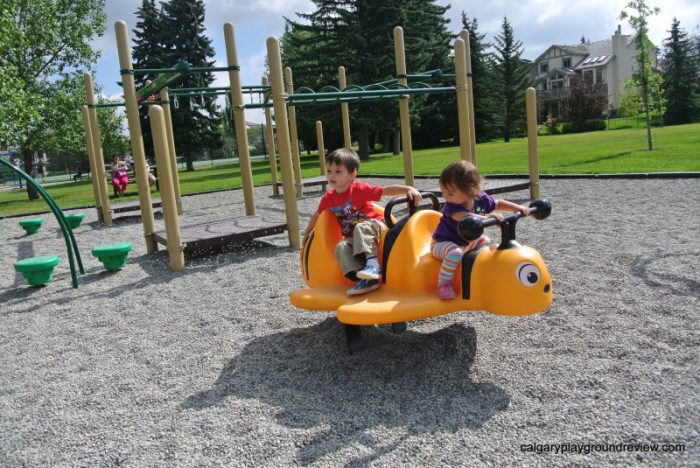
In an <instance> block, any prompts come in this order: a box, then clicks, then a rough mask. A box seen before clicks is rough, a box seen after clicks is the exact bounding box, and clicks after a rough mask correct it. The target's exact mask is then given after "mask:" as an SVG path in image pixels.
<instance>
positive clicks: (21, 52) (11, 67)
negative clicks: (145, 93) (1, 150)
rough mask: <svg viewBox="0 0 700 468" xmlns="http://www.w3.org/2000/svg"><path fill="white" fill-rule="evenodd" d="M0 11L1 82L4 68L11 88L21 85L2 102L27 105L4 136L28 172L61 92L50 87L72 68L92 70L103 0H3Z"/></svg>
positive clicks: (78, 118) (103, 18)
mask: <svg viewBox="0 0 700 468" xmlns="http://www.w3.org/2000/svg"><path fill="white" fill-rule="evenodd" d="M2 12H3V13H2V16H1V18H3V19H2V20H0V21H3V22H4V23H7V22H8V13H9V23H10V24H5V25H3V28H2V30H3V34H2V36H0V37H2V38H3V39H0V47H2V48H3V49H4V50H3V51H2V52H4V53H3V54H2V57H3V59H2V60H3V62H2V64H3V65H2V67H3V80H0V81H4V79H5V77H4V74H5V70H6V69H7V70H8V71H9V73H8V75H9V76H10V80H11V81H12V82H14V85H13V86H17V85H19V86H20V87H21V90H18V91H10V92H8V93H4V94H5V95H4V96H3V106H5V105H7V106H8V108H9V109H13V110H17V109H19V108H20V107H21V106H24V107H25V108H24V110H23V111H20V112H18V113H17V114H16V115H13V116H12V118H13V119H15V122H13V123H12V124H11V126H10V127H9V130H11V132H12V133H11V134H10V135H5V138H8V137H9V138H11V139H12V140H14V141H16V142H17V143H18V145H19V147H20V152H21V154H22V158H23V160H24V169H25V171H27V172H31V170H32V164H33V157H32V156H33V152H34V151H36V150H39V149H41V147H42V144H43V143H44V139H45V138H46V135H47V134H48V130H49V129H50V125H51V123H52V122H51V121H50V119H49V118H48V117H47V114H46V110H48V109H51V107H52V103H53V100H54V99H56V98H59V94H60V93H53V92H51V89H52V87H54V86H56V83H58V82H59V81H61V80H62V79H67V77H68V76H69V75H71V74H74V73H75V69H78V68H83V67H84V68H85V69H90V68H91V67H92V65H93V63H94V62H95V60H96V59H97V57H98V55H99V54H98V52H96V51H94V50H92V48H91V46H90V42H91V40H92V38H93V37H94V36H95V35H98V36H99V35H102V34H103V33H104V30H105V21H106V16H105V13H104V0H22V1H19V0H5V1H4V2H3V9H2ZM5 26H8V28H7V29H5ZM7 39H9V43H8V42H7ZM4 98H8V99H9V101H7V102H6V101H4ZM76 111H77V113H76V114H75V119H73V120H72V121H71V122H72V123H73V125H75V126H76V127H78V128H81V127H82V117H81V116H80V112H79V108H78V109H76ZM0 128H6V129H7V127H0ZM6 131H7V130H3V132H6ZM27 190H28V195H29V197H30V198H37V197H38V195H37V194H36V192H35V191H34V189H33V188H32V187H29V186H28V187H27Z"/></svg>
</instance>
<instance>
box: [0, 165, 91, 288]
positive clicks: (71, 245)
mask: <svg viewBox="0 0 700 468" xmlns="http://www.w3.org/2000/svg"><path fill="white" fill-rule="evenodd" d="M0 166H5V167H7V168H9V169H11V170H12V171H14V172H15V174H17V175H18V176H19V177H22V178H23V179H24V180H25V181H26V182H27V184H28V185H31V186H32V187H34V189H35V190H36V191H37V193H39V195H40V196H41V198H43V199H44V201H45V202H46V204H47V205H49V208H50V209H51V211H52V212H53V214H54V216H55V217H56V221H58V225H59V227H60V228H61V232H62V233H63V238H64V240H65V243H66V250H67V253H68V263H69V264H70V273H71V280H72V284H73V287H74V288H77V287H78V275H77V273H76V270H75V266H76V264H77V265H78V268H79V269H80V273H81V274H84V273H85V269H84V268H83V261H82V260H81V258H80V251H79V250H78V243H77V242H76V241H75V236H74V235H73V230H72V229H71V227H70V224H69V223H68V221H67V220H66V216H65V215H64V214H63V211H61V209H60V208H59V207H58V205H57V204H56V202H55V201H54V199H53V198H51V195H49V193H48V192H47V191H46V190H44V187H42V186H41V184H39V183H38V182H37V181H36V180H34V178H32V177H31V176H29V174H27V173H26V172H24V171H23V170H21V169H20V168H18V167H15V166H13V165H12V164H11V163H10V162H9V161H5V160H4V159H2V158H0ZM40 224H41V223H39V225H40ZM27 232H28V233H29V231H27ZM27 260H29V259H24V262H23V263H20V267H19V268H27V267H29V268H30V269H31V270H32V273H34V272H36V270H37V267H38V268H42V267H43V268H45V269H46V268H50V269H51V271H53V267H54V266H55V265H56V264H58V258H57V257H54V256H51V257H39V258H38V260H35V261H34V262H31V263H30V264H28V263H27ZM20 262H22V260H20ZM15 268H17V267H15ZM18 271H21V270H19V269H18ZM23 273H24V272H23ZM44 280H47V281H49V280H50V275H48V277H47V278H43V279H42V281H44ZM30 284H34V283H31V280H30ZM36 284H45V283H36Z"/></svg>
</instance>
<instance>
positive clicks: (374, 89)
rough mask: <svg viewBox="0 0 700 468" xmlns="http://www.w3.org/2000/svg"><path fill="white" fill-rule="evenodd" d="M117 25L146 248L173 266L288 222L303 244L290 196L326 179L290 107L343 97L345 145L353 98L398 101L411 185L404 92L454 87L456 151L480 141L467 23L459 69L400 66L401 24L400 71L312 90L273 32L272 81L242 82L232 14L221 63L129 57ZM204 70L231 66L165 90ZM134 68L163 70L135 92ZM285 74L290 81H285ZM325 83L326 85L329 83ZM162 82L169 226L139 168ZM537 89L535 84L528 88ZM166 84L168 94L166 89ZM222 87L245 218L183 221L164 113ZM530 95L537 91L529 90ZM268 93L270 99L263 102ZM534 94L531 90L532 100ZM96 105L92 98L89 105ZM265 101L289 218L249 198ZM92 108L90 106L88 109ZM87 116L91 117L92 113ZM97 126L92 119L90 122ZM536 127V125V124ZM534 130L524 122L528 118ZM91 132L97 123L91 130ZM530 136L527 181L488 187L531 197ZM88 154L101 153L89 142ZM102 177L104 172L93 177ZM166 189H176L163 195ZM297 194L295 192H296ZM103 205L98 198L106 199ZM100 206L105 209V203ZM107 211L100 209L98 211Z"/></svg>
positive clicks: (159, 143)
mask: <svg viewBox="0 0 700 468" xmlns="http://www.w3.org/2000/svg"><path fill="white" fill-rule="evenodd" d="M115 28H116V33H117V46H118V49H119V58H120V67H121V74H122V86H123V89H124V100H125V104H126V113H127V118H128V122H129V134H130V138H131V145H132V156H133V158H134V161H135V163H136V167H135V171H136V179H137V184H138V193H139V204H140V208H141V217H142V221H143V228H144V238H145V241H146V250H147V252H148V253H153V252H155V251H157V249H158V247H157V245H158V244H164V245H166V246H167V249H168V252H169V255H170V267H171V269H172V270H174V271H180V270H182V269H183V268H184V254H183V251H184V250H185V249H197V248H199V247H203V246H211V245H217V244H223V243H227V242H241V241H247V240H251V239H254V238H257V237H263V236H267V235H271V234H277V233H281V232H284V230H286V231H287V233H288V238H289V243H290V246H291V247H293V248H300V247H301V245H300V244H301V242H300V226H299V216H298V210H297V205H296V198H298V197H301V196H302V193H303V186H304V184H305V183H306V184H307V185H311V184H318V185H321V184H322V183H323V182H325V178H324V177H317V178H315V179H317V180H315V181H312V182H311V183H309V180H308V179H307V180H306V181H305V180H302V178H301V165H300V157H299V145H298V142H297V141H296V107H299V106H304V105H317V104H331V103H339V104H340V105H341V116H342V119H343V122H342V123H343V139H344V142H345V144H346V145H348V146H349V145H350V141H351V137H350V123H349V112H348V105H349V104H350V103H353V102H372V101H388V100H391V101H395V100H398V101H399V110H400V121H401V137H402V138H401V141H402V153H403V161H404V178H405V181H406V184H407V185H414V172H413V160H412V158H413V156H412V147H411V131H410V125H409V113H408V111H409V109H408V105H409V102H408V99H409V97H410V96H411V95H420V94H433V93H455V94H456V96H457V102H458V118H459V128H460V156H461V157H462V158H463V159H467V160H470V161H472V162H473V163H475V164H476V151H475V143H474V141H475V140H474V131H473V115H470V111H471V114H473V110H472V105H471V99H472V98H471V95H470V90H471V86H470V80H471V77H470V73H469V65H468V63H469V59H468V46H466V45H465V40H466V41H467V42H468V32H467V31H466V30H463V31H462V33H461V34H460V39H458V40H457V41H456V42H455V54H456V57H457V60H456V62H457V70H456V73H455V75H444V74H443V73H442V71H440V70H434V71H431V72H424V73H420V74H416V75H408V74H407V72H406V62H405V52H404V46H403V30H402V29H401V28H400V27H397V28H395V29H394V39H395V56H396V71H397V78H396V79H392V80H388V81H385V82H381V83H375V84H372V85H369V86H365V87H360V86H348V85H347V83H346V79H345V69H344V68H343V67H339V70H338V71H339V84H340V88H333V87H325V88H323V89H322V90H321V91H319V92H314V91H313V90H311V89H308V88H300V89H299V90H297V91H296V93H295V91H294V85H293V78H292V71H291V69H290V68H289V67H287V68H286V69H283V67H282V62H281V54H280V49H279V41H278V40H277V39H276V38H268V40H267V52H268V63H269V67H270V84H269V85H268V84H267V81H266V80H265V79H263V82H262V84H261V85H258V86H247V87H244V86H242V85H241V82H240V67H239V65H238V57H237V52H236V47H235V39H234V29H233V24H231V23H226V24H225V25H224V36H225V41H226V55H227V61H228V66H226V67H192V66H190V65H189V64H187V63H186V62H180V63H178V64H177V65H176V66H175V67H173V68H170V69H157V70H154V69H151V70H135V69H133V65H132V62H131V54H130V46H129V39H128V33H127V26H126V23H124V22H123V21H117V22H116V23H115ZM209 71H226V72H228V74H229V82H230V86H229V87H227V88H181V89H172V90H168V88H166V86H167V85H168V84H169V83H171V82H173V81H174V80H176V79H177V78H178V77H179V76H180V75H181V74H183V73H198V72H209ZM138 73H159V75H158V77H157V78H156V79H154V80H153V82H151V83H149V84H147V85H146V86H144V87H143V88H142V89H140V90H139V91H138V92H137V91H136V89H135V85H134V75H135V74H138ZM447 76H453V77H454V79H455V80H456V85H455V86H441V87H436V86H430V85H428V84H426V83H422V82H421V80H425V79H440V80H442V79H443V78H445V77H447ZM285 82H286V84H285ZM244 89H245V91H246V92H249V93H253V92H258V93H261V94H264V95H265V101H264V102H262V103H258V104H253V103H251V104H248V105H246V104H244V102H243V97H242V94H243V90H244ZM328 89H332V90H331V91H328ZM158 91H160V93H161V95H160V100H159V101H152V102H148V105H149V106H150V110H149V115H150V117H151V118H150V121H151V128H152V133H153V135H154V150H155V153H156V163H157V166H158V168H159V179H160V183H161V199H162V201H161V203H162V206H163V214H164V218H165V231H159V232H156V231H155V228H154V221H153V212H152V209H151V207H152V203H151V200H150V192H149V190H148V185H147V180H146V177H145V156H144V150H143V138H142V136H141V127H140V122H139V119H138V105H139V101H143V100H145V99H146V98H147V97H149V96H151V95H153V94H154V93H157V92H158ZM533 92H534V91H533ZM168 93H170V95H169V94H168ZM198 93H199V94H201V95H204V94H205V93H206V94H223V93H226V94H228V95H229V96H230V100H231V107H232V113H233V120H234V126H235V130H236V135H237V138H236V140H237V145H238V148H237V149H238V155H239V163H240V172H241V179H242V185H243V194H244V204H245V214H246V216H244V217H241V218H234V219H227V220H221V221H218V222H210V223H207V224H204V225H197V226H185V227H182V228H181V227H180V223H179V218H178V216H179V214H181V213H182V206H181V203H180V201H179V190H178V176H177V169H176V164H175V154H174V152H175V148H174V142H173V138H172V134H173V129H172V124H171V119H170V107H169V106H170V99H171V97H172V98H173V99H174V100H175V102H177V96H182V95H186V96H192V95H196V94H198ZM533 97H534V96H533ZM268 99H269V100H271V103H270V102H268ZM529 100H530V98H528V102H529ZM94 106H95V105H94V104H93V107H94ZM246 108H263V109H264V110H265V115H266V121H267V123H268V125H267V127H268V142H269V151H270V153H269V154H270V165H271V167H270V170H271V178H272V181H273V184H272V185H273V193H278V192H277V189H278V186H279V185H281V186H282V188H283V191H284V208H285V216H286V223H284V222H281V221H278V220H273V219H267V218H262V217H259V216H256V212H255V199H254V194H253V180H252V171H251V163H250V152H249V147H248V137H247V133H246V127H245V114H244V112H245V109H246ZM270 108H272V109H273V110H274V113H275V118H276V125H277V126H276V130H277V144H278V151H277V153H278V154H279V161H280V168H281V172H282V174H281V183H280V181H279V180H278V179H277V170H276V161H275V159H276V158H275V157H274V156H275V146H274V138H272V137H273V133H272V132H273V130H272V126H271V115H270ZM92 111H93V112H94V109H93V110H92ZM90 122H92V120H91V119H90ZM93 127H96V123H95V124H94V125H93ZM534 128H535V127H534V126H533V129H534ZM528 129H529V130H530V125H528ZM322 131H323V130H322V124H321V123H320V122H318V123H317V138H318V139H319V149H320V151H319V160H320V161H319V166H320V169H321V173H322V174H323V172H324V170H323V167H324V165H323V150H322V149H321V148H323V142H322V141H323V135H322ZM92 132H93V134H94V129H93V130H92ZM529 136H530V139H531V144H530V146H529V150H530V167H531V170H530V173H531V174H530V175H531V177H530V181H529V183H526V184H518V185H517V186H508V187H501V188H500V189H497V190H492V191H491V193H494V192H500V191H507V190H512V189H521V188H526V187H528V186H529V187H530V192H531V196H532V197H533V198H534V197H536V196H537V195H538V193H539V180H538V172H537V159H536V158H537V155H536V140H534V138H533V137H532V136H531V135H529ZM96 140H97V141H99V134H97V135H96V136H93V146H95V144H94V143H95V141H96ZM93 154H94V156H96V155H97V154H99V152H98V151H97V150H94V151H93ZM98 179H100V180H102V181H104V177H98ZM166 192H168V193H170V192H172V194H173V196H172V197H171V196H170V195H167V196H166V195H165V194H166ZM295 195H296V196H295ZM103 206H104V202H103ZM103 211H104V209H103ZM102 216H103V218H106V216H105V215H104V214H103V215H102Z"/></svg>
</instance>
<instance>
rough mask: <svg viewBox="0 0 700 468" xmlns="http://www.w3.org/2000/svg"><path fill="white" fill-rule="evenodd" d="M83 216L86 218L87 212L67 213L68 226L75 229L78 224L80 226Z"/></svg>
mask: <svg viewBox="0 0 700 468" xmlns="http://www.w3.org/2000/svg"><path fill="white" fill-rule="evenodd" d="M83 218H85V213H72V214H68V215H66V222H67V223H68V227H69V228H71V229H75V228H77V227H78V226H80V223H82V222H83Z"/></svg>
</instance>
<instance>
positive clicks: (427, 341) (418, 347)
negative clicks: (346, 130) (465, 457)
mask: <svg viewBox="0 0 700 468" xmlns="http://www.w3.org/2000/svg"><path fill="white" fill-rule="evenodd" d="M363 333H364V337H365V340H366V343H367V349H366V350H364V351H362V352H360V353H358V354H355V355H350V354H348V352H347V348H346V345H345V333H344V329H343V327H342V325H341V324H340V323H339V322H337V321H336V320H335V319H334V318H332V319H328V320H326V321H324V322H322V323H320V324H318V325H315V326H312V327H307V328H297V329H294V330H291V331H287V332H282V333H276V334H271V335H267V336H264V337H261V338H258V339H255V340H253V341H252V342H250V343H249V344H247V345H246V346H245V347H244V348H243V350H242V351H241V353H240V354H239V355H238V356H236V357H235V358H233V359H231V361H229V363H228V364H227V365H226V367H225V368H224V369H223V370H222V372H221V375H220V376H219V378H218V379H217V380H216V382H214V383H213V385H212V388H210V389H208V390H205V391H202V392H199V393H197V394H195V395H192V396H190V397H189V398H188V399H187V400H186V401H185V402H183V404H182V408H183V409H194V410H199V409H204V408H207V407H210V406H214V405H225V404H226V402H225V400H226V399H227V398H228V397H235V398H244V399H253V400H256V401H260V402H262V403H265V404H267V405H272V406H274V407H277V408H279V412H278V413H277V415H276V418H277V420H278V422H279V423H280V424H282V425H284V426H286V427H289V428H302V429H313V432H312V434H311V435H310V436H309V437H310V438H309V439H308V441H307V443H306V444H305V445H304V446H302V447H300V448H299V452H298V455H297V460H299V461H300V462H302V463H313V462H315V461H317V460H319V459H320V458H322V457H323V456H324V455H326V454H329V453H334V452H337V451H339V450H341V449H343V448H344V447H348V446H352V445H361V446H364V447H366V448H367V449H368V450H369V451H370V452H371V453H370V454H365V455H361V456H360V457H359V458H357V459H354V460H347V461H348V463H349V464H356V463H360V464H367V463H370V462H371V461H372V460H375V459H377V458H378V457H380V456H381V455H382V454H384V453H390V452H391V451H392V450H394V448H396V447H397V446H398V445H399V444H400V443H401V440H400V439H401V438H399V440H387V439H386V438H385V437H386V435H385V432H384V431H383V428H385V427H387V426H389V427H395V428H402V429H403V430H402V431H398V432H400V433H403V436H402V437H407V436H414V435H417V434H421V433H423V434H426V437H430V434H433V433H435V432H449V433H453V432H456V431H458V430H460V429H464V428H466V429H476V428H479V427H481V426H482V425H483V424H484V423H485V422H486V421H488V420H489V419H491V418H492V417H493V416H494V415H495V414H496V413H498V412H499V411H504V410H505V409H506V408H507V407H508V405H509V402H510V397H509V395H508V393H507V392H506V391H505V390H504V389H502V388H500V387H498V386H497V385H494V384H492V383H488V382H486V383H482V382H474V381H472V380H471V379H470V376H469V370H470V367H471V365H472V364H473V362H474V357H475V355H476V349H477V346H476V332H475V331H474V329H473V328H472V327H465V326H464V325H461V324H455V325H451V326H449V327H447V328H444V329H441V330H438V331H435V332H433V333H429V334H420V333H415V332H411V331H407V332H406V333H404V334H401V335H395V334H394V333H391V332H390V331H388V329H384V328H379V327H364V330H363ZM394 432H397V431H394ZM395 439H396V438H395Z"/></svg>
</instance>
